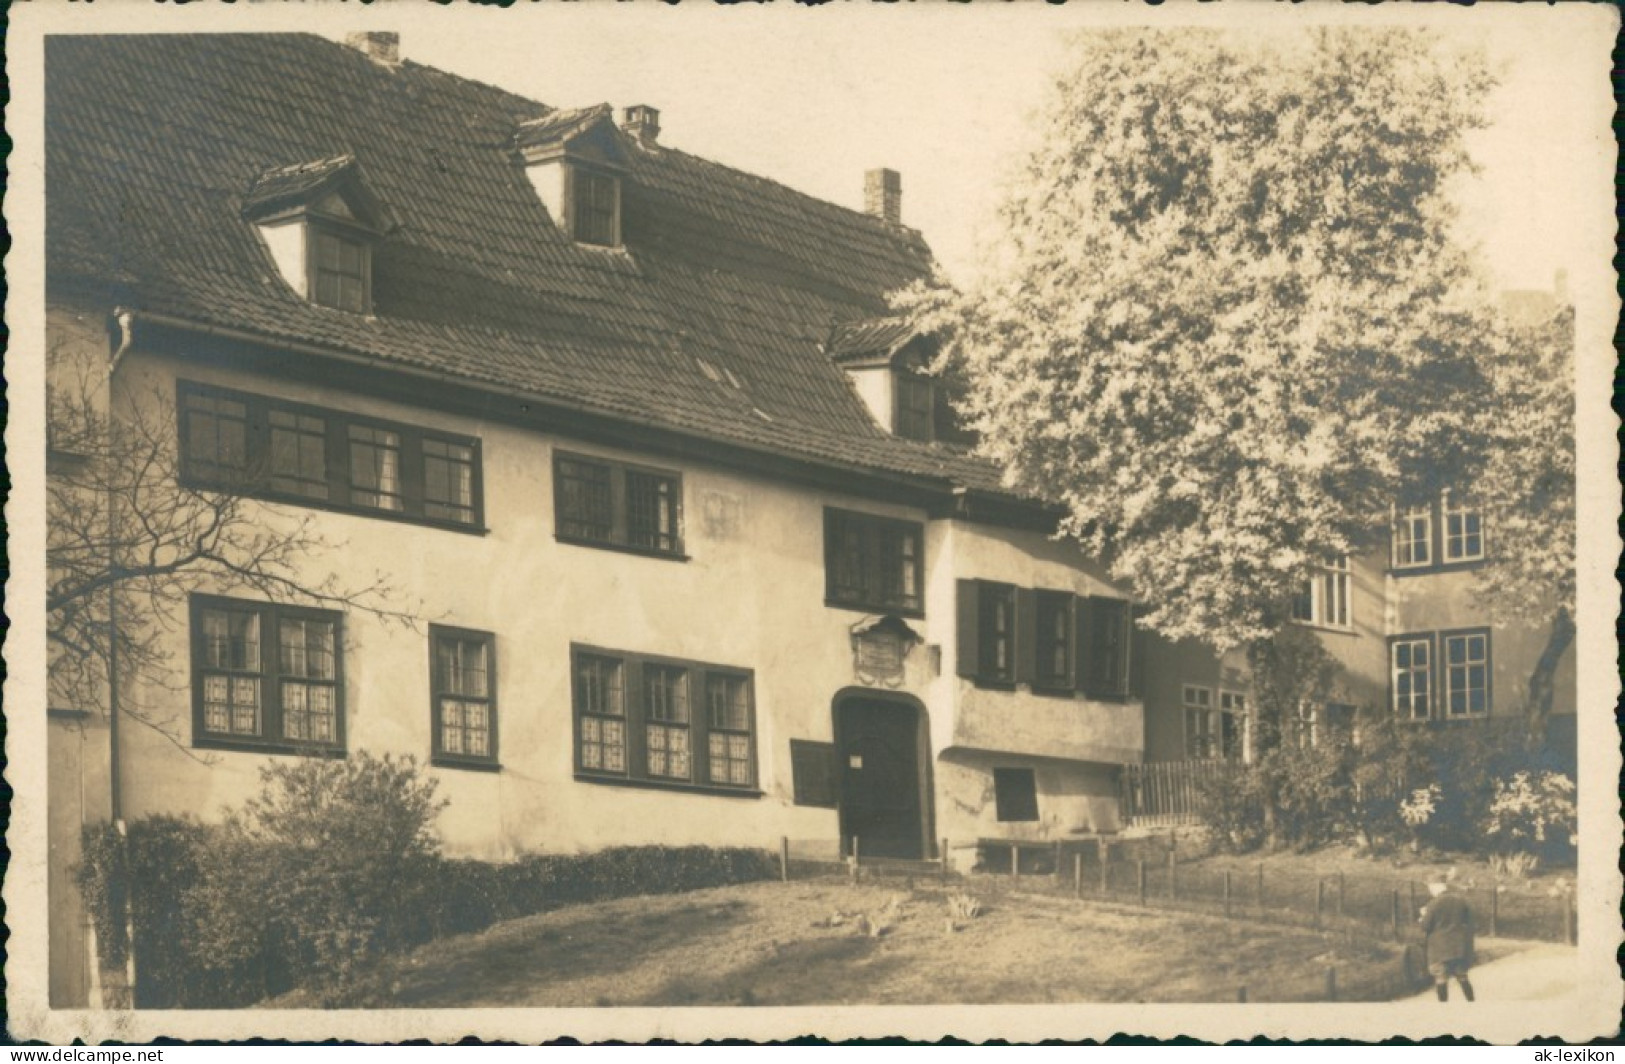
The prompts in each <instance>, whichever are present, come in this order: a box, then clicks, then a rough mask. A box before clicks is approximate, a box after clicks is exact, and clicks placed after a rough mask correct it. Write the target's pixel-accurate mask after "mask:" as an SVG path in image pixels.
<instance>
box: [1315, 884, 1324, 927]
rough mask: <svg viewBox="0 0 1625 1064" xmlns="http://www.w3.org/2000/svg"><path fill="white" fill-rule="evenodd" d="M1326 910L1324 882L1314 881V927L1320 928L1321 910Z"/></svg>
mask: <svg viewBox="0 0 1625 1064" xmlns="http://www.w3.org/2000/svg"><path fill="white" fill-rule="evenodd" d="M1325 908H1326V881H1325V880H1324V879H1320V878H1318V877H1317V878H1316V879H1315V926H1316V927H1319V926H1320V914H1321V910H1323V909H1325Z"/></svg>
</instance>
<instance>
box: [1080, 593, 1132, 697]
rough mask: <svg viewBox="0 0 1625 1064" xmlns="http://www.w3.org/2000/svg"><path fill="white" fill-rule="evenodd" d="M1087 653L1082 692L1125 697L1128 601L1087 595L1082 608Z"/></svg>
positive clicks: (1126, 686)
mask: <svg viewBox="0 0 1625 1064" xmlns="http://www.w3.org/2000/svg"><path fill="white" fill-rule="evenodd" d="M1084 614H1085V619H1084V630H1085V640H1086V645H1087V647H1088V655H1087V657H1086V658H1085V660H1084V662H1083V669H1084V673H1083V675H1084V694H1086V695H1087V696H1089V697H1090V698H1126V697H1127V696H1128V693H1129V604H1128V603H1127V602H1125V601H1124V600H1122V599H1113V598H1100V597H1096V596H1090V597H1089V599H1087V600H1086V609H1085V610H1084Z"/></svg>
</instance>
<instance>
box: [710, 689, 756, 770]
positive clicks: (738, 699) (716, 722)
mask: <svg viewBox="0 0 1625 1064" xmlns="http://www.w3.org/2000/svg"><path fill="white" fill-rule="evenodd" d="M705 700H706V709H707V712H708V713H709V715H710V720H709V724H710V729H711V734H710V738H709V742H708V757H709V760H710V763H711V772H710V779H711V782H712V783H726V784H733V785H735V786H741V787H742V786H747V785H749V783H750V781H751V779H752V772H751V763H750V758H751V741H750V687H749V685H748V684H747V683H746V681H745V678H744V677H743V676H729V675H726V674H723V673H711V674H710V675H709V676H707V677H706V681H705Z"/></svg>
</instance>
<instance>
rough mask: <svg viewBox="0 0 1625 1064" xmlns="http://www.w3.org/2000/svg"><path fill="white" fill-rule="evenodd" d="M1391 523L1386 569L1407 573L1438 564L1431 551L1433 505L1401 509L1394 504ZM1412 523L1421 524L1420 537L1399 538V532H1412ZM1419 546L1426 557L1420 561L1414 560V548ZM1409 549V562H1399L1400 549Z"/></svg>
mask: <svg viewBox="0 0 1625 1064" xmlns="http://www.w3.org/2000/svg"><path fill="white" fill-rule="evenodd" d="M1392 516H1393V523H1392V525H1391V528H1390V533H1389V545H1388V567H1389V568H1390V569H1392V570H1394V571H1395V572H1408V571H1411V570H1418V569H1431V568H1433V567H1434V566H1435V565H1437V564H1438V561H1437V559H1436V557H1435V555H1434V550H1433V505H1432V504H1431V503H1424V504H1422V505H1421V506H1408V507H1404V508H1401V507H1400V506H1399V505H1398V504H1395V506H1394V508H1393V515H1392ZM1412 522H1421V523H1422V526H1423V529H1424V531H1423V532H1422V534H1421V535H1420V536H1415V535H1405V536H1401V534H1400V530H1401V529H1402V528H1404V529H1405V530H1406V531H1407V532H1414V531H1415V528H1416V525H1415V524H1414V523H1412ZM1418 545H1420V546H1421V547H1422V548H1423V550H1424V551H1425V552H1426V554H1427V556H1426V557H1425V558H1422V559H1421V560H1420V561H1418V560H1416V548H1417V546H1418ZM1402 546H1403V547H1405V548H1408V549H1409V553H1410V555H1411V557H1410V559H1409V560H1403V561H1402V560H1401V558H1400V554H1401V547H1402Z"/></svg>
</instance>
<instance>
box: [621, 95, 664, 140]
mask: <svg viewBox="0 0 1625 1064" xmlns="http://www.w3.org/2000/svg"><path fill="white" fill-rule="evenodd" d="M621 128H622V129H624V130H626V131H627V132H628V133H630V134H632V135H633V136H634V137H636V138H638V141H639V142H640V143H643V144H653V143H654V142H655V140H656V139H657V138H658V137H659V136H660V112H659V111H657V110H655V109H654V108H653V107H650V106H649V105H648V104H646V103H635V104H633V105H632V106H631V107H628V108H627V109H626V110H625V111H624V112H623V113H622V116H621Z"/></svg>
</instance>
